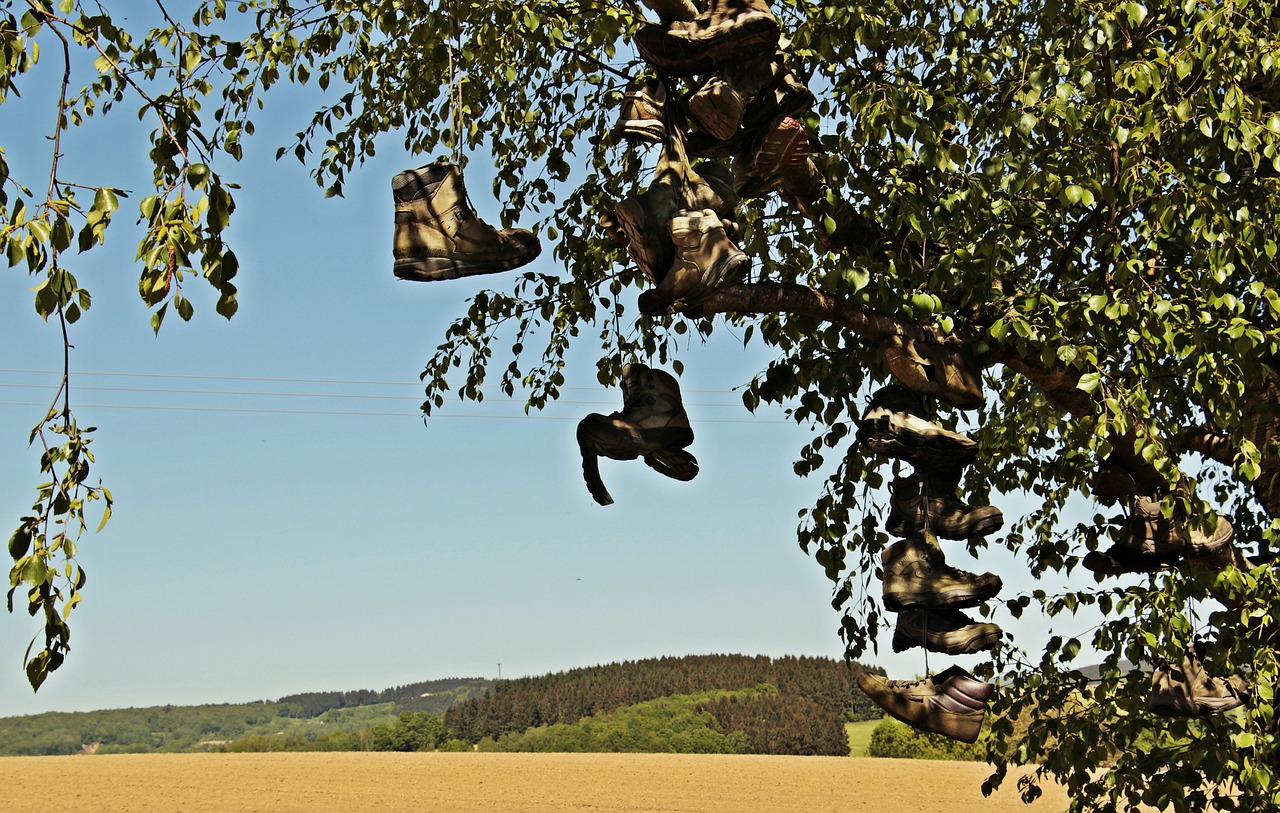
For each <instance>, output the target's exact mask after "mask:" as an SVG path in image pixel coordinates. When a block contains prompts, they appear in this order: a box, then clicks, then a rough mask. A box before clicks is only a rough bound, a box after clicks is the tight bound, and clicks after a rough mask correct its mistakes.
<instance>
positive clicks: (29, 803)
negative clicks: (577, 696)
mask: <svg viewBox="0 0 1280 813" xmlns="http://www.w3.org/2000/svg"><path fill="white" fill-rule="evenodd" d="M987 774H988V768H987V766H986V765H982V764H976V763H960V762H925V761H915V760H894V759H858V758H852V757H845V758H841V757H762V756H711V755H696V756H686V755H673V754H487V753H486V754H477V753H461V754H456V753H455V754H435V753H431V754H391V753H374V754H361V753H337V754H329V753H320V754H302V753H295V754H156V755H152V754H147V755H120V756H114V755H113V756H103V755H98V756H74V757H6V758H0V810H3V811H6V812H7V811H41V813H61V811H67V813H71V812H72V811H75V813H97V812H98V811H122V812H124V811H127V812H128V813H147V812H148V811H157V812H159V811H164V813H172V812H173V811H183V812H184V813H202V811H209V813H253V812H254V811H261V812H262V813H287V812H288V811H307V813H312V812H313V811H319V812H320V813H330V812H332V813H365V811H369V812H370V813H384V812H390V811H405V813H410V811H412V813H503V812H505V811H512V812H513V813H551V812H552V811H556V813H560V812H561V811H581V812H582V813H587V812H588V811H589V812H590V813H613V812H614V811H617V813H754V812H756V811H758V813H823V812H824V811H828V812H829V813H855V812H857V811H867V812H868V813H979V811H981V812H982V813H987V811H990V813H1001V812H1002V811H1010V812H1012V811H1028V812H1029V813H1059V811H1062V810H1063V809H1064V808H1065V807H1066V804H1067V801H1066V797H1065V795H1064V794H1063V793H1062V791H1061V790H1060V789H1058V788H1050V789H1048V791H1047V792H1046V793H1045V796H1044V797H1043V798H1042V799H1040V800H1039V801H1037V802H1036V803H1035V804H1033V805H1031V806H1030V807H1027V806H1024V805H1023V804H1022V803H1021V800H1020V799H1019V798H1018V794H1017V790H1016V783H1015V781H1014V779H1013V778H1012V777H1011V778H1010V779H1009V780H1008V781H1007V782H1006V784H1005V787H1004V789H1002V790H1001V791H1000V792H999V793H997V794H996V795H994V796H993V797H991V798H988V799H984V798H983V797H982V793H981V791H980V787H981V785H982V780H983V779H984V778H985V777H986V776H987Z"/></svg>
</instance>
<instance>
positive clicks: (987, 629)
mask: <svg viewBox="0 0 1280 813" xmlns="http://www.w3.org/2000/svg"><path fill="white" fill-rule="evenodd" d="M1001 634H1002V631H1001V629H1000V627H999V626H998V625H996V624H992V623H989V622H980V623H979V622H974V621H973V619H971V618H969V616H967V615H965V614H964V613H962V612H960V611H959V610H903V611H902V612H900V613H898V623H897V626H895V627H894V628H893V651H894V652H905V651H906V650H908V649H911V648H912V647H916V646H923V647H924V648H925V649H928V650H929V651H930V652H942V653H944V654H946V655H972V654H973V653H975V652H982V651H983V650H986V649H990V648H991V647H993V646H995V645H996V643H997V642H998V641H999V640H1000V636H1001Z"/></svg>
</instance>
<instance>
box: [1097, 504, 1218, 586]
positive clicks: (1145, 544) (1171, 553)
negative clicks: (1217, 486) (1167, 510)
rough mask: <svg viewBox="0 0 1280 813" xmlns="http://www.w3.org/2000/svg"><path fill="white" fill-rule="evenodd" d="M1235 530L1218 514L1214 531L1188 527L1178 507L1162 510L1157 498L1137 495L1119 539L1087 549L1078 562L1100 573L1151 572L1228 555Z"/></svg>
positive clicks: (1116, 574) (1114, 574)
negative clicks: (1099, 548) (1104, 547)
mask: <svg viewBox="0 0 1280 813" xmlns="http://www.w3.org/2000/svg"><path fill="white" fill-rule="evenodd" d="M1234 536H1235V531H1234V529H1233V528H1232V527H1231V523H1230V522H1229V521H1228V520H1227V518H1226V517H1218V520H1217V523H1216V524H1215V525H1214V528H1213V531H1212V532H1210V533H1207V534H1206V533H1205V532H1204V531H1203V530H1202V529H1200V528H1196V527H1190V526H1189V523H1188V521H1187V520H1186V519H1184V518H1183V512H1182V510H1181V508H1180V507H1179V508H1175V509H1174V513H1173V516H1172V517H1168V518H1166V517H1165V516H1164V514H1163V509H1162V504H1161V501H1160V500H1157V499H1153V498H1151V497H1138V498H1137V499H1136V500H1135V501H1134V505H1133V509H1132V510H1131V511H1130V513H1129V517H1128V518H1127V519H1126V520H1125V523H1124V527H1123V529H1122V530H1121V532H1120V539H1119V541H1117V542H1116V543H1115V544H1114V545H1112V546H1111V547H1110V548H1108V549H1107V550H1106V551H1090V552H1089V553H1088V554H1086V555H1085V557H1084V559H1083V560H1082V562H1081V564H1083V565H1084V566H1085V567H1086V568H1087V569H1089V570H1091V571H1093V572H1094V573H1096V574H1098V575H1100V576H1119V575H1122V574H1125V573H1154V572H1155V571H1157V570H1159V569H1160V568H1161V567H1164V566H1165V565H1180V564H1184V563H1188V564H1195V563H1197V562H1200V563H1211V562H1213V561H1216V560H1217V559H1218V558H1220V557H1223V556H1224V555H1227V556H1226V558H1227V560H1228V561H1230V557H1229V554H1230V550H1229V547H1230V543H1231V540H1232V538H1233V537H1234Z"/></svg>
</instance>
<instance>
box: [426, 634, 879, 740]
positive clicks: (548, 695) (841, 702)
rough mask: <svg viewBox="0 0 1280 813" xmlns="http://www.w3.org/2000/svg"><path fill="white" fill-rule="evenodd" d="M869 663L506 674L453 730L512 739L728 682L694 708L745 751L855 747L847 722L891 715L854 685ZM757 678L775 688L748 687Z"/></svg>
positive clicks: (674, 662)
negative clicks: (736, 736)
mask: <svg viewBox="0 0 1280 813" xmlns="http://www.w3.org/2000/svg"><path fill="white" fill-rule="evenodd" d="M860 668H862V667H851V666H850V665H848V664H845V663H844V662H842V661H836V660H834V659H831V658H814V657H782V658H768V657H765V656H749V655H694V656H687V657H681V658H672V657H668V658H650V659H646V660H637V661H626V662H624V663H613V664H608V665H605V666H593V667H589V668H583V669H572V670H569V671H567V672H557V673H555V674H551V675H544V676H541V677H530V678H519V679H517V680H506V681H498V682H497V683H495V684H494V686H493V688H492V689H491V690H490V691H488V692H485V693H484V694H483V695H481V696H478V697H473V698H471V699H470V700H466V701H464V702H462V703H459V704H457V705H456V706H451V707H450V708H449V710H448V711H446V712H445V718H444V722H445V729H446V730H447V732H448V733H449V736H451V737H456V738H458V739H461V740H464V741H466V742H470V743H474V744H481V743H482V742H484V741H493V742H495V743H496V744H498V745H499V746H502V745H504V743H505V742H507V741H508V740H510V741H513V742H514V740H513V739H512V738H514V737H515V736H516V735H520V734H522V733H523V732H526V731H528V730H530V729H535V728H542V727H557V726H569V725H574V724H577V723H578V722H579V721H580V720H584V719H587V718H598V717H601V716H604V715H608V714H610V713H611V712H614V711H616V710H618V709H622V708H625V707H630V706H635V705H637V704H642V703H646V702H647V701H652V700H657V699H659V698H667V697H672V696H689V695H697V694H699V693H706V692H715V691H728V692H737V694H734V695H731V696H723V697H719V698H715V699H712V698H704V699H703V701H702V702H701V703H700V704H698V705H697V706H696V707H695V708H694V711H696V712H700V713H709V714H710V715H711V716H712V717H713V718H714V719H715V721H716V724H717V726H718V727H719V728H720V729H722V730H723V731H724V732H740V733H741V734H742V735H743V736H744V737H745V738H746V740H747V741H748V743H749V746H748V747H746V748H744V749H742V750H745V751H749V752H752V753H761V754H847V753H848V750H849V746H848V740H847V738H846V737H845V734H844V723H846V722H854V721H858V720H868V719H876V718H878V717H880V716H881V715H882V712H881V711H880V709H879V708H877V707H876V706H875V705H874V704H872V703H871V701H870V700H868V699H867V697H866V696H865V695H863V694H862V692H860V691H858V690H857V689H856V688H855V686H854V683H855V675H856V670H857V669H860ZM873 671H877V672H878V671H881V670H879V669H876V668H873ZM756 687H769V688H770V689H773V690H774V691H768V692H755V693H748V694H746V695H744V694H742V693H741V690H748V689H753V688H756ZM504 738H507V740H504ZM618 750H626V749H621V748H620V749H618Z"/></svg>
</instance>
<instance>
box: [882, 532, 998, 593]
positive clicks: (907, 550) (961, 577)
mask: <svg viewBox="0 0 1280 813" xmlns="http://www.w3.org/2000/svg"><path fill="white" fill-rule="evenodd" d="M880 563H881V567H882V569H883V570H884V606H885V609H887V610H890V611H892V612H901V611H903V610H938V609H948V608H950V609H962V608H964V607H973V606H975V605H978V604H981V603H982V602H984V601H986V600H987V599H989V598H992V597H993V596H995V595H996V594H997V593H999V592H1000V588H1001V587H1002V586H1003V583H1002V582H1001V581H1000V577H999V576H997V575H995V574H994V573H983V574H981V575H979V574H976V573H969V572H967V571H964V570H957V569H956V568H954V567H951V566H950V565H948V564H947V563H946V560H945V559H943V556H942V548H941V547H939V546H938V540H937V537H935V536H934V535H933V534H931V533H929V532H927V531H926V532H925V533H922V534H917V535H916V536H913V537H911V538H910V539H903V540H901V541H899V542H895V543H893V544H892V545H890V546H889V547H887V548H885V549H884V552H883V553H881V554H880Z"/></svg>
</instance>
